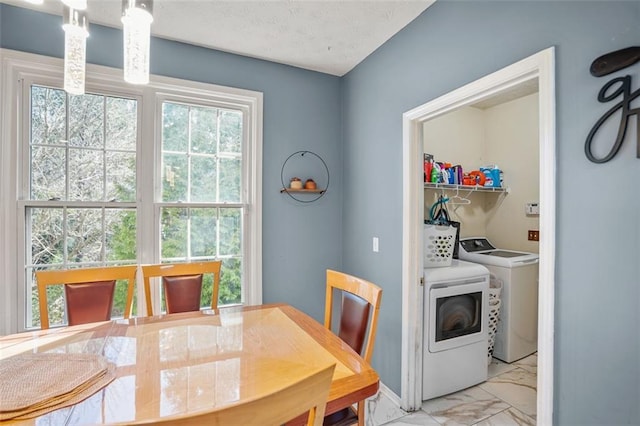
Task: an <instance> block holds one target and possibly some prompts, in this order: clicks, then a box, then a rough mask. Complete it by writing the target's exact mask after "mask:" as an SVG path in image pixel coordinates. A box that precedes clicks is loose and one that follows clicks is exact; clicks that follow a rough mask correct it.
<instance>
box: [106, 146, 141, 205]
mask: <svg viewBox="0 0 640 426" xmlns="http://www.w3.org/2000/svg"><path fill="white" fill-rule="evenodd" d="M106 160H107V168H106V173H107V196H106V200H107V201H109V200H114V201H122V202H124V201H135V200H136V154H135V152H107V154H106Z"/></svg>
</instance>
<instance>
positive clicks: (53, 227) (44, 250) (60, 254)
mask: <svg viewBox="0 0 640 426" xmlns="http://www.w3.org/2000/svg"><path fill="white" fill-rule="evenodd" d="M29 219H30V220H29ZM26 223H27V225H29V224H30V225H31V230H30V231H31V232H30V234H31V263H32V264H34V265H47V264H51V263H62V262H63V261H64V235H63V213H62V209H61V208H28V209H27V222H26Z"/></svg>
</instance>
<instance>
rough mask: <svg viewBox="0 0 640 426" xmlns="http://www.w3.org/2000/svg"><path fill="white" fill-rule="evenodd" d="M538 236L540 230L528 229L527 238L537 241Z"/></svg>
mask: <svg viewBox="0 0 640 426" xmlns="http://www.w3.org/2000/svg"><path fill="white" fill-rule="evenodd" d="M539 238H540V231H534V230H531V229H529V233H528V235H527V239H528V240H529V241H539Z"/></svg>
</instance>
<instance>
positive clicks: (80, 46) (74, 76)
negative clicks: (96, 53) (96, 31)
mask: <svg viewBox="0 0 640 426" xmlns="http://www.w3.org/2000/svg"><path fill="white" fill-rule="evenodd" d="M62 22H63V25H62V29H63V30H64V90H66V91H67V92H68V93H71V94H73V95H82V94H83V93H84V79H85V70H86V60H87V37H89V31H88V25H89V24H88V21H87V17H86V15H85V14H84V12H82V11H80V10H76V9H72V8H70V7H68V6H64V7H63V21H62Z"/></svg>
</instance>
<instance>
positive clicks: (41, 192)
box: [23, 84, 138, 327]
mask: <svg viewBox="0 0 640 426" xmlns="http://www.w3.org/2000/svg"><path fill="white" fill-rule="evenodd" d="M29 91H30V95H29V97H30V106H31V107H30V114H29V117H27V119H28V120H29V134H30V138H29V155H28V156H25V157H26V158H28V162H27V164H25V165H24V167H25V169H26V170H28V175H29V179H28V182H27V185H26V186H27V187H28V194H27V197H26V200H25V203H24V210H23V211H24V219H25V230H26V232H25V234H24V244H25V248H26V249H27V257H26V264H25V277H26V278H27V281H28V282H29V281H30V282H31V285H30V287H28V290H27V300H30V301H31V306H29V307H27V308H30V309H27V312H29V313H30V315H29V316H28V318H27V324H26V326H27V327H33V326H39V325H40V315H39V311H38V295H37V287H36V286H35V280H34V278H33V277H34V272H35V271H36V270H37V269H59V268H72V267H88V266H102V265H108V264H127V263H129V264H131V263H134V264H135V263H136V259H137V255H136V205H135V203H134V201H135V199H136V139H137V138H136V134H137V131H136V129H137V121H138V120H137V117H138V114H137V106H138V102H137V101H136V100H135V99H127V98H118V97H112V96H104V95H95V94H88V95H82V96H69V95H67V94H66V92H65V91H64V90H62V89H58V88H54V87H46V86H41V85H37V84H32V85H31V86H30V88H29ZM63 298H64V292H63V289H62V287H60V286H53V287H50V289H49V294H48V300H49V301H50V303H51V307H50V317H51V324H52V325H56V324H62V323H64V321H65V318H64V316H65V312H64V299H63ZM125 300H126V284H124V283H118V286H117V287H116V292H115V297H114V311H113V313H112V315H113V316H114V317H118V316H122V314H123V312H124V303H125Z"/></svg>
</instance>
